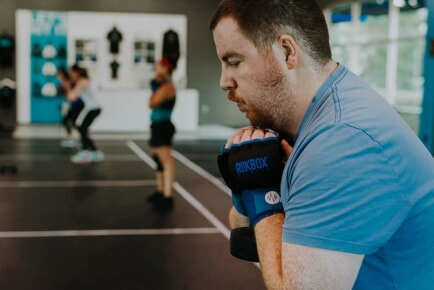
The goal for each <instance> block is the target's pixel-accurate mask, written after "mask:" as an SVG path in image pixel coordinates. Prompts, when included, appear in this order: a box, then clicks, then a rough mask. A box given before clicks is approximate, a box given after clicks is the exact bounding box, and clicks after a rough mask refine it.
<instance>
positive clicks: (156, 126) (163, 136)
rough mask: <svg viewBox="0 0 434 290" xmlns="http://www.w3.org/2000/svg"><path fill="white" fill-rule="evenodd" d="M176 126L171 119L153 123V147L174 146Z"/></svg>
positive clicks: (151, 143)
mask: <svg viewBox="0 0 434 290" xmlns="http://www.w3.org/2000/svg"><path fill="white" fill-rule="evenodd" d="M175 132H176V130H175V126H174V125H173V124H172V122H170V121H162V122H156V123H153V124H152V125H151V139H150V140H149V145H150V146H151V147H160V146H172V140H173V135H175Z"/></svg>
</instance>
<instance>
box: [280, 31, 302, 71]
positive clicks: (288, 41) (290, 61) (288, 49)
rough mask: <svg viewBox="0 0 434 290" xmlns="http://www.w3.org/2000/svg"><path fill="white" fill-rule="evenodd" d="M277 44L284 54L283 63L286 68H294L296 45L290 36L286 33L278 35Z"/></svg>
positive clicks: (295, 63) (296, 58) (296, 60)
mask: <svg viewBox="0 0 434 290" xmlns="http://www.w3.org/2000/svg"><path fill="white" fill-rule="evenodd" d="M278 42H279V46H280V47H281V48H282V49H283V51H284V54H285V63H286V66H287V67H288V69H294V68H295V67H296V66H297V62H298V53H299V51H298V46H297V43H296V42H295V40H294V38H293V37H292V36H289V35H287V34H284V35H281V36H279V39H278Z"/></svg>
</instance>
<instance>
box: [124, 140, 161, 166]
mask: <svg viewBox="0 0 434 290" xmlns="http://www.w3.org/2000/svg"><path fill="white" fill-rule="evenodd" d="M127 146H128V147H129V148H130V149H131V150H132V151H133V152H134V153H136V155H137V156H139V158H140V159H142V160H143V161H144V162H145V163H146V164H148V165H149V167H151V168H155V166H156V164H155V162H154V160H153V159H152V158H151V157H150V156H149V155H148V154H146V153H145V152H144V151H143V150H142V148H140V147H139V145H137V144H136V143H135V142H133V141H131V140H130V141H128V142H127Z"/></svg>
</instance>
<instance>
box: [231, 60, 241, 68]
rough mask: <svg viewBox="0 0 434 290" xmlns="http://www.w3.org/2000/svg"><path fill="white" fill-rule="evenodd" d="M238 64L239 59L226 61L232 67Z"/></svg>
mask: <svg viewBox="0 0 434 290" xmlns="http://www.w3.org/2000/svg"><path fill="white" fill-rule="evenodd" d="M239 64H240V61H239V60H231V61H228V65H229V66H232V67H237V66H238V65H239Z"/></svg>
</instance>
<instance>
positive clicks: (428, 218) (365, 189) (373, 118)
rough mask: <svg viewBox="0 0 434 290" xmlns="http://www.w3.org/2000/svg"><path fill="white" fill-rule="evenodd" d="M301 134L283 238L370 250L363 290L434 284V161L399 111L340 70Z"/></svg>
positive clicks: (289, 170) (287, 185) (287, 182)
mask: <svg viewBox="0 0 434 290" xmlns="http://www.w3.org/2000/svg"><path fill="white" fill-rule="evenodd" d="M296 137H297V138H296V142H295V144H294V148H293V151H292V153H291V157H290V159H289V160H288V162H287V165H286V168H285V172H284V175H283V179H282V202H283V206H284V209H285V222H284V226H283V240H284V241H285V242H288V243H294V244H300V245H305V246H310V247H316V248H323V249H329V250H335V251H342V252H349V253H355V254H363V255H365V258H364V260H363V263H362V266H361V269H360V272H359V275H358V277H357V280H356V283H355V285H354V289H369V290H372V289H382V290H384V289H409V290H410V289H411V290H413V289H432V288H433V287H434V161H433V158H432V156H431V154H430V153H429V152H428V150H427V149H426V148H425V147H424V145H423V144H422V143H421V142H420V141H419V139H418V137H417V136H416V135H415V134H414V133H413V131H412V130H411V129H410V128H409V127H408V126H407V124H406V123H405V122H404V121H403V120H402V118H401V117H400V116H399V115H398V114H397V113H396V112H395V110H394V109H393V108H392V107H391V106H390V105H388V104H387V103H386V102H385V101H384V100H383V98H381V97H380V96H379V95H378V94H377V93H376V92H375V91H374V90H373V89H372V88H370V87H369V86H368V85H367V84H366V83H364V82H363V81H362V80H361V79H360V78H359V77H357V76H355V75H354V74H352V73H350V72H349V71H348V70H347V69H346V68H345V67H343V66H339V67H338V68H337V69H336V71H335V72H334V73H333V74H332V75H331V76H330V78H329V79H328V80H327V81H326V82H325V83H324V84H323V85H322V87H321V88H320V89H319V91H318V92H317V94H316V96H315V97H314V99H313V100H312V103H311V104H310V106H309V107H308V109H307V111H306V113H305V115H304V117H303V119H302V121H301V123H300V126H299V128H298V130H297V136H296Z"/></svg>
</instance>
